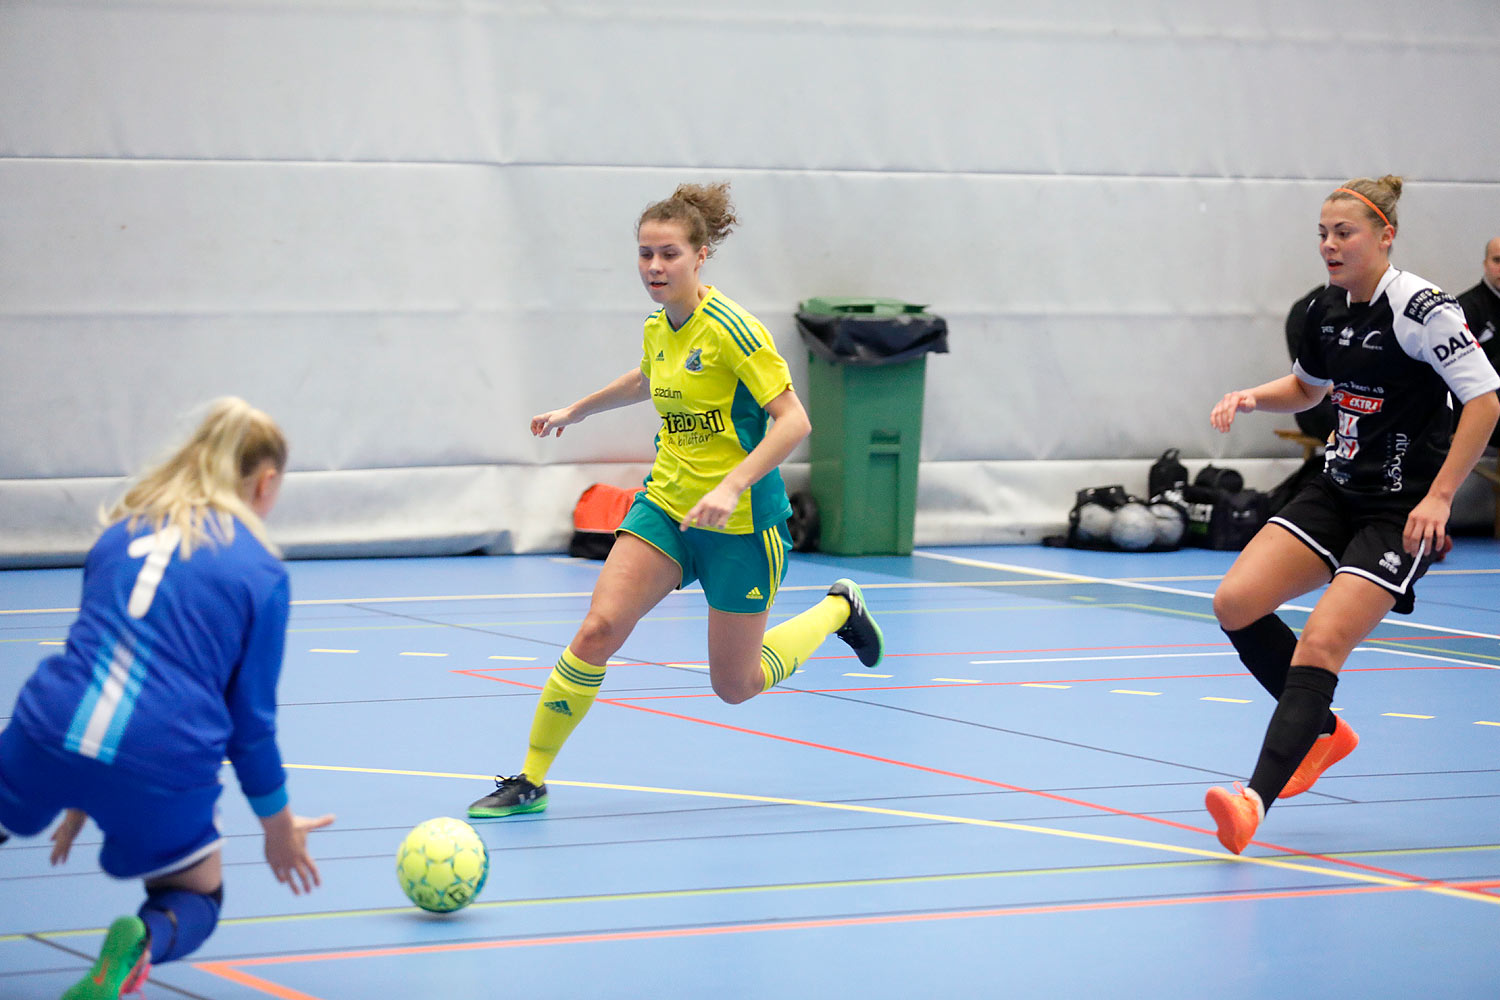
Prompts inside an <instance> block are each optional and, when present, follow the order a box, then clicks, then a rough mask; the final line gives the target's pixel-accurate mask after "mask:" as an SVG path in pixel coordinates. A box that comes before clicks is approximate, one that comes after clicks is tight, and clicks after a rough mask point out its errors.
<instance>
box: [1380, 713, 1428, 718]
mask: <svg viewBox="0 0 1500 1000" xmlns="http://www.w3.org/2000/svg"><path fill="white" fill-rule="evenodd" d="M1380 714H1381V715H1382V716H1385V717H1386V718H1391V719H1432V718H1436V716H1431V715H1410V714H1408V713H1406V712H1381V713H1380Z"/></svg>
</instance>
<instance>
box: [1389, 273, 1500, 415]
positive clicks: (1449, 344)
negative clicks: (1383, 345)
mask: <svg viewBox="0 0 1500 1000" xmlns="http://www.w3.org/2000/svg"><path fill="white" fill-rule="evenodd" d="M1395 328H1396V340H1397V342H1398V343H1400V345H1401V349H1402V350H1403V351H1405V352H1406V353H1407V354H1409V355H1411V356H1412V357H1414V358H1416V359H1417V360H1418V361H1425V362H1427V363H1428V364H1429V365H1431V366H1432V367H1433V368H1434V369H1435V370H1436V371H1437V373H1438V374H1439V375H1441V376H1442V377H1443V381H1444V382H1446V383H1448V389H1449V391H1450V392H1452V393H1453V397H1454V398H1455V399H1457V400H1458V401H1459V402H1460V403H1467V402H1468V401H1469V400H1471V399H1473V398H1474V397H1476V396H1482V395H1483V394H1484V393H1486V392H1494V391H1495V390H1496V389H1500V374H1496V372H1495V366H1494V365H1492V364H1490V359H1489V358H1488V357H1486V356H1485V353H1484V351H1483V350H1482V349H1481V348H1480V346H1479V344H1478V343H1476V342H1475V340H1474V337H1473V336H1472V335H1471V334H1470V333H1469V327H1468V324H1467V323H1466V322H1465V320H1464V314H1463V310H1462V309H1460V308H1459V306H1458V303H1457V302H1456V301H1455V300H1454V298H1453V296H1451V295H1449V294H1447V293H1446V292H1443V291H1440V290H1438V289H1436V288H1424V289H1423V290H1422V291H1420V292H1417V293H1416V294H1415V295H1413V296H1412V297H1411V299H1410V300H1409V301H1408V302H1407V303H1406V308H1405V309H1403V310H1402V311H1401V313H1400V314H1399V315H1398V316H1396V320H1395Z"/></svg>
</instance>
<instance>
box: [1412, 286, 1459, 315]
mask: <svg viewBox="0 0 1500 1000" xmlns="http://www.w3.org/2000/svg"><path fill="white" fill-rule="evenodd" d="M1456 305H1458V300H1457V299H1455V298H1454V297H1453V296H1451V295H1449V294H1448V293H1447V292H1445V291H1442V290H1441V289H1437V288H1424V289H1422V290H1421V291H1420V292H1418V293H1417V294H1415V295H1413V296H1412V297H1411V301H1410V302H1408V303H1406V318H1407V319H1412V320H1416V321H1417V322H1418V323H1425V322H1427V317H1428V316H1431V315H1432V311H1433V310H1434V309H1436V308H1438V307H1439V306H1456Z"/></svg>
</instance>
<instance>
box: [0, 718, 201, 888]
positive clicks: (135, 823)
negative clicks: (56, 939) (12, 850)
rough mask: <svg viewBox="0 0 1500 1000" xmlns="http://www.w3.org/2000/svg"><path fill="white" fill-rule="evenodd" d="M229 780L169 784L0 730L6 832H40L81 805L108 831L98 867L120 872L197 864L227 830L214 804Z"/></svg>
mask: <svg viewBox="0 0 1500 1000" xmlns="http://www.w3.org/2000/svg"><path fill="white" fill-rule="evenodd" d="M222 790H223V786H222V785H220V784H218V783H217V782H215V783H214V784H213V785H206V786H201V787H198V788H189V789H171V790H168V789H163V788H158V787H156V786H155V785H151V784H147V783H145V782H143V781H141V780H140V779H139V778H136V777H134V776H132V775H129V774H122V773H120V771H119V769H118V768H115V767H112V766H110V765H109V764H101V763H100V762H99V761H97V760H94V759H93V758H90V757H83V756H80V755H78V754H74V753H69V752H67V751H65V750H56V749H52V748H50V747H45V746H42V745H41V744H39V743H36V742H35V741H34V740H32V739H31V738H30V737H29V736H27V735H26V734H25V733H23V732H22V731H21V727H20V726H16V725H11V726H8V727H7V728H6V729H5V730H4V731H3V732H0V832H4V833H11V834H15V835H17V836H20V837H34V836H36V835H37V834H39V833H41V832H42V831H43V830H45V829H47V827H48V826H50V825H51V824H52V821H53V820H54V819H56V818H57V815H58V813H60V812H62V811H63V810H64V809H82V810H83V811H84V812H86V813H88V815H89V818H90V819H92V820H93V821H94V823H95V825H97V826H98V827H99V829H100V830H102V831H103V832H104V846H103V847H101V848H100V849H99V867H100V868H103V869H104V871H105V872H106V873H108V874H110V875H112V876H114V877H115V878H147V879H149V878H156V877H158V876H161V875H170V874H171V873H173V872H177V871H181V870H183V869H184V868H189V867H191V866H193V865H195V864H197V863H198V862H199V861H201V860H202V859H204V858H206V857H208V856H209V855H210V854H212V853H213V852H214V851H215V850H217V849H218V846H219V844H220V842H221V841H222V840H223V836H222V835H221V834H220V833H219V826H218V823H217V822H216V818H215V804H216V803H217V802H218V800H219V792H220V791H222Z"/></svg>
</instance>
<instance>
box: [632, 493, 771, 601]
mask: <svg viewBox="0 0 1500 1000" xmlns="http://www.w3.org/2000/svg"><path fill="white" fill-rule="evenodd" d="M616 532H617V533H618V532H625V533H626V534H631V535H635V536H636V537H637V538H639V539H640V540H641V541H643V542H645V543H646V544H647V545H650V546H651V547H652V548H654V549H657V550H659V551H660V552H661V553H662V554H663V555H665V556H666V557H667V558H669V559H671V560H672V561H673V562H675V563H676V564H677V565H678V566H679V567H680V568H681V570H682V581H681V582H680V583H678V585H677V588H678V589H679V590H681V589H682V588H683V587H686V586H687V585H688V584H690V583H692V582H693V581H694V580H701V581H702V582H703V595H704V597H706V598H707V599H708V606H709V607H711V608H713V609H714V610H715V611H725V612H728V613H730V614H736V615H754V614H760V613H761V612H763V611H768V610H770V607H771V604H772V603H773V602H774V601H775V600H776V591H777V590H779V589H780V587H781V581H782V579H784V578H785V577H786V557H787V553H789V552H791V551H792V536H791V534H790V533H789V532H788V531H787V527H786V522H785V521H782V522H780V523H778V524H775V525H772V526H770V527H768V528H762V529H761V530H759V531H756V532H754V533H752V534H748V535H731V534H727V533H725V532H722V531H709V530H707V529H704V528H689V529H688V530H687V531H683V530H682V529H681V525H680V524H679V523H678V522H677V520H676V519H675V518H673V517H672V515H671V514H668V513H667V512H666V511H664V510H662V509H661V508H660V507H658V506H657V505H656V504H654V503H652V502H651V501H650V500H647V499H646V495H645V494H644V493H641V494H638V495H637V496H636V498H635V502H634V503H632V504H631V505H630V510H628V511H627V512H626V513H625V520H623V521H621V522H620V527H619V528H617V529H616Z"/></svg>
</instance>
